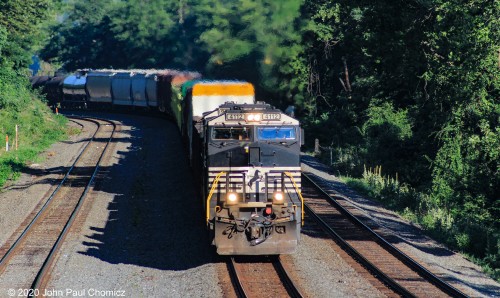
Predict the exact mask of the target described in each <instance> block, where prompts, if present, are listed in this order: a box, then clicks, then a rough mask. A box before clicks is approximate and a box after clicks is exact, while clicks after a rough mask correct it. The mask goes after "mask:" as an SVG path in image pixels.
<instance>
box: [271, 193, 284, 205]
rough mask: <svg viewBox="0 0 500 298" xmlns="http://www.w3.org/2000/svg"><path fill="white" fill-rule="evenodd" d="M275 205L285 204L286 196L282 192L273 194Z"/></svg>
mask: <svg viewBox="0 0 500 298" xmlns="http://www.w3.org/2000/svg"><path fill="white" fill-rule="evenodd" d="M273 203H274V204H284V203H285V196H284V195H283V193H282V192H275V193H274V194H273Z"/></svg>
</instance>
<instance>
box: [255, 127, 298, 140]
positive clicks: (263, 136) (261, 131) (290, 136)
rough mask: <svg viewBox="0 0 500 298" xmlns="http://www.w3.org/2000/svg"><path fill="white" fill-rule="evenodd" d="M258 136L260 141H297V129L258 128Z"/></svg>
mask: <svg viewBox="0 0 500 298" xmlns="http://www.w3.org/2000/svg"><path fill="white" fill-rule="evenodd" d="M257 136H258V138H259V140H295V138H296V136H295V128H294V127H290V126H280V127H271V126H266V127H258V128H257Z"/></svg>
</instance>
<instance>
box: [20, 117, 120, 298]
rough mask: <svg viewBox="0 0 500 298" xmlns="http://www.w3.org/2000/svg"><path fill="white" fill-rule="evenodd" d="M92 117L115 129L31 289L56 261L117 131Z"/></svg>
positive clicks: (38, 283)
mask: <svg viewBox="0 0 500 298" xmlns="http://www.w3.org/2000/svg"><path fill="white" fill-rule="evenodd" d="M72 117H74V116H72ZM75 118H76V117H75ZM85 118H86V117H85ZM92 118H93V119H98V120H100V121H106V122H108V123H111V125H112V126H113V130H112V132H111V135H110V137H109V138H108V140H107V142H106V146H104V149H103V151H102V153H101V155H100V156H99V159H98V161H97V163H96V166H95V169H94V172H93V173H92V176H91V177H90V179H89V182H88V183H87V185H86V187H85V190H84V192H83V194H82V195H81V196H80V198H79V200H78V203H77V205H76V207H75V209H74V210H73V212H72V213H71V215H70V217H69V219H68V221H67V222H66V224H65V225H64V228H63V230H62V231H61V233H60V234H59V237H58V238H57V240H56V242H55V243H54V245H53V246H52V248H51V250H50V252H49V254H48V256H47V257H46V258H45V261H44V262H43V264H42V267H41V268H40V270H39V271H38V274H37V275H36V277H35V280H34V281H33V284H32V285H31V289H32V290H35V289H37V288H38V287H39V286H40V284H41V283H42V282H43V280H44V278H45V275H46V274H47V273H48V271H49V269H50V265H51V264H52V262H53V261H54V258H55V255H56V253H57V252H58V250H59V248H60V247H61V245H62V243H63V241H64V238H65V237H66V235H67V234H68V232H69V230H70V229H71V226H72V225H73V222H74V220H75V218H76V217H77V215H78V212H79V211H80V209H81V206H82V205H83V202H84V201H85V198H86V197H87V194H88V192H89V190H90V188H91V186H92V184H93V183H94V180H95V177H96V175H97V173H98V172H99V168H100V164H101V161H102V159H103V157H104V155H105V154H106V152H107V149H108V146H109V144H110V143H111V140H112V139H113V137H114V134H115V132H116V123H114V122H113V121H110V120H106V119H101V118H95V117H92ZM30 293H32V294H33V293H35V291H31V292H30ZM30 297H33V296H32V295H30Z"/></svg>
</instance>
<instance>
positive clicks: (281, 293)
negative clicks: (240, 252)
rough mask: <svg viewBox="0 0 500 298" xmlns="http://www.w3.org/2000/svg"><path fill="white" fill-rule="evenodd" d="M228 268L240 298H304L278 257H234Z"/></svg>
mask: <svg viewBox="0 0 500 298" xmlns="http://www.w3.org/2000/svg"><path fill="white" fill-rule="evenodd" d="M228 267H229V271H230V273H231V279H232V281H233V285H234V287H235V291H236V293H237V295H238V297H262V298H265V297H303V296H302V294H301V293H300V291H299V289H298V288H297V287H296V286H295V284H294V283H293V281H292V280H291V279H290V277H289V276H288V274H287V273H286V270H285V267H284V266H283V264H282V263H281V260H280V258H279V257H278V256H269V257H261V256H259V257H232V258H231V260H230V261H228Z"/></svg>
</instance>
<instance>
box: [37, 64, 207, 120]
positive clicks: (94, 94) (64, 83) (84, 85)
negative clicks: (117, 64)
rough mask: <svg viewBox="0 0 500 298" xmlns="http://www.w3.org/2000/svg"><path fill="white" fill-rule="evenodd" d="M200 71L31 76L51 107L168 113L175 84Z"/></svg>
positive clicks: (198, 75)
mask: <svg viewBox="0 0 500 298" xmlns="http://www.w3.org/2000/svg"><path fill="white" fill-rule="evenodd" d="M200 77H201V75H200V74H199V73H197V72H182V71H176V70H170V69H162V70H156V69H147V70H145V69H135V70H115V69H99V70H79V71H77V72H75V73H74V74H71V75H67V76H56V77H41V76H40V77H32V78H31V79H30V81H31V83H32V86H33V87H34V88H42V92H43V93H45V94H46V97H47V100H48V102H49V105H50V106H51V107H61V108H92V109H111V108H113V107H127V108H128V107H142V108H149V109H154V110H159V111H161V112H168V111H167V108H169V107H170V97H171V96H172V90H171V88H172V87H176V86H177V87H178V88H180V85H181V84H182V83H184V82H186V81H188V80H192V79H198V78H200Z"/></svg>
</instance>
